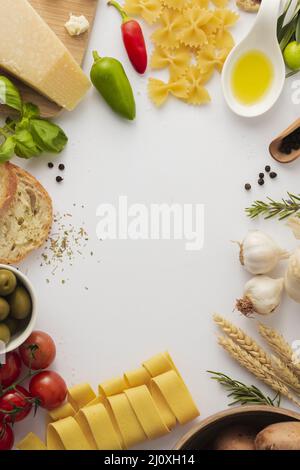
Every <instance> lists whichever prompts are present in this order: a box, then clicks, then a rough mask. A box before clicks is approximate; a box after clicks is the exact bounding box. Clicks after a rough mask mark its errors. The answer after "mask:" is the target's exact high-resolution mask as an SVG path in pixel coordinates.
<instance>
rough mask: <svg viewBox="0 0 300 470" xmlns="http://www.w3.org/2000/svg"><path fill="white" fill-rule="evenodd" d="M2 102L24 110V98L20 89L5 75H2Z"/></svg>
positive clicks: (0, 83)
mask: <svg viewBox="0 0 300 470" xmlns="http://www.w3.org/2000/svg"><path fill="white" fill-rule="evenodd" d="M0 103H1V104H5V105H6V106H9V107H10V108H13V109H16V110H17V111H20V112H21V111H22V99H21V95H20V93H19V91H18V89H17V88H16V87H15V85H14V84H13V83H12V82H11V81H10V80H8V78H6V77H4V76H3V75H0Z"/></svg>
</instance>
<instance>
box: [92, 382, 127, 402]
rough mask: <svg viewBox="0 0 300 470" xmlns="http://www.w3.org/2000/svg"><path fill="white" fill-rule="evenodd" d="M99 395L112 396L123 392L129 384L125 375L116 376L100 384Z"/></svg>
mask: <svg viewBox="0 0 300 470" xmlns="http://www.w3.org/2000/svg"><path fill="white" fill-rule="evenodd" d="M98 388H99V395H104V396H105V397H111V396H112V395H118V394H119V393H122V392H123V391H124V390H125V389H126V388H128V385H127V383H126V380H125V378H124V377H116V378H114V379H110V380H106V381H105V382H102V383H101V384H100V385H99V387H98Z"/></svg>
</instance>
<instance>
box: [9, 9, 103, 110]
mask: <svg viewBox="0 0 300 470" xmlns="http://www.w3.org/2000/svg"><path fill="white" fill-rule="evenodd" d="M29 3H31V5H32V6H33V7H34V8H35V9H36V11H37V12H38V13H39V14H40V15H41V17H42V18H43V19H44V20H45V21H46V23H48V25H49V26H50V28H51V29H53V31H54V32H55V34H56V35H57V36H58V37H59V39H60V40H61V41H62V42H63V43H64V45H65V46H66V47H67V49H69V51H70V52H71V54H72V55H73V57H74V58H75V59H76V61H77V62H78V63H79V64H80V65H81V64H82V62H83V59H84V56H85V52H86V49H87V46H88V42H89V36H90V33H91V31H92V27H93V23H94V18H95V16H96V10H97V4H98V0H29ZM70 13H73V14H74V15H76V16H79V15H84V16H85V17H86V18H87V19H88V20H89V22H90V28H89V31H87V32H86V33H84V34H82V35H80V36H73V37H72V36H70V35H69V34H68V32H67V31H66V29H65V27H64V24H65V23H66V21H67V20H68V19H69V16H70ZM0 73H3V75H6V76H8V74H7V72H5V71H2V70H0ZM10 78H11V80H12V81H13V82H14V83H15V84H16V85H17V87H18V88H19V90H20V91H21V94H22V97H23V99H24V101H30V102H32V103H35V104H37V105H38V106H39V108H40V110H41V115H42V116H43V117H48V118H49V117H54V116H57V115H58V114H59V113H60V112H61V111H62V108H61V107H60V106H58V105H57V104H55V103H53V101H50V100H49V99H48V98H45V97H44V96H42V95H40V94H39V93H38V92H36V91H35V90H33V89H32V88H30V87H29V86H27V85H25V84H23V83H22V82H20V81H19V80H17V79H15V78H12V77H10ZM9 113H11V110H9ZM0 114H5V115H7V114H8V109H7V108H6V106H0Z"/></svg>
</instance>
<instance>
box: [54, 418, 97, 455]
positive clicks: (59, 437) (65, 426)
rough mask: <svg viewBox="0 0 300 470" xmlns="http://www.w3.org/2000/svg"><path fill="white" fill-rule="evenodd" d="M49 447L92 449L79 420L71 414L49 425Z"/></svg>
mask: <svg viewBox="0 0 300 470" xmlns="http://www.w3.org/2000/svg"><path fill="white" fill-rule="evenodd" d="M47 449H48V450H91V446H90V445H89V442H88V440H87V438H86V436H85V434H84V433H83V431H82V429H81V427H80V426H79V424H78V423H77V421H76V420H75V419H74V418H73V417H71V416H70V417H68V418H64V419H61V420H59V421H56V422H54V423H50V424H49V425H48V428H47Z"/></svg>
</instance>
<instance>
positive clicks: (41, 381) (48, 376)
mask: <svg viewBox="0 0 300 470" xmlns="http://www.w3.org/2000/svg"><path fill="white" fill-rule="evenodd" d="M29 391H30V393H31V395H32V396H33V397H35V398H38V400H39V402H40V406H42V407H43V408H46V409H47V410H52V409H53V408H56V407H57V406H60V405H61V404H62V403H63V402H64V401H65V399H66V396H67V386H66V383H65V381H64V379H63V378H62V377H61V376H60V375H58V374H57V373H56V372H53V371H50V370H46V371H43V372H40V373H39V374H37V375H35V376H34V377H32V379H31V381H30V383H29Z"/></svg>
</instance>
